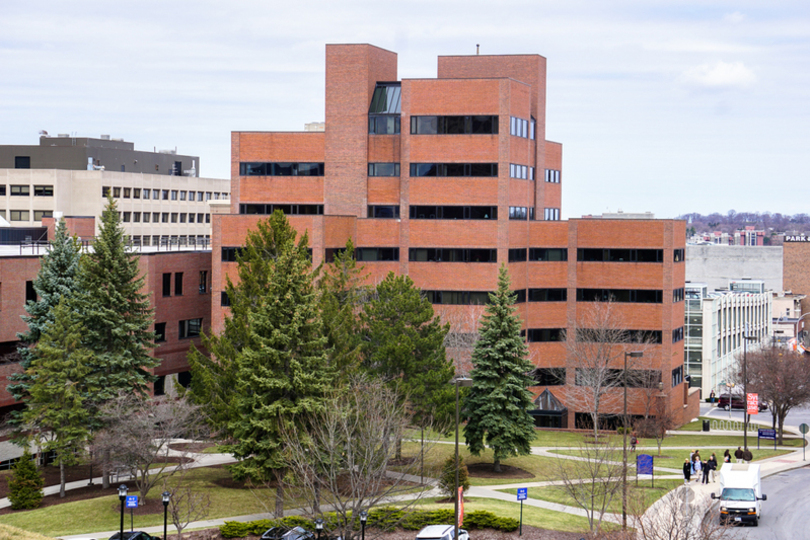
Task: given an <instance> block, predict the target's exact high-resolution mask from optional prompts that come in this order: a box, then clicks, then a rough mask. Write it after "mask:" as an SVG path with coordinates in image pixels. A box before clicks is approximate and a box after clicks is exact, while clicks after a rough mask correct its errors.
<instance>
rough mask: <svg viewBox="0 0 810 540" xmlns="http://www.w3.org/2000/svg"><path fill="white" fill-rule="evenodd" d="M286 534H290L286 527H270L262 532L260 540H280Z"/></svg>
mask: <svg viewBox="0 0 810 540" xmlns="http://www.w3.org/2000/svg"><path fill="white" fill-rule="evenodd" d="M288 532H290V529H288V528H287V527H271V528H269V529H267V530H266V531H264V534H262V536H261V540H281V539H282V538H283V537H284V535H285V534H287V533H288Z"/></svg>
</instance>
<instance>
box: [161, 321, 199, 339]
mask: <svg viewBox="0 0 810 540" xmlns="http://www.w3.org/2000/svg"><path fill="white" fill-rule="evenodd" d="M201 332H202V318H199V319H188V320H185V321H180V322H179V324H178V330H177V338H178V339H190V338H195V337H199V336H200V333H201ZM163 341H166V323H165V322H161V323H155V343H161V342H163Z"/></svg>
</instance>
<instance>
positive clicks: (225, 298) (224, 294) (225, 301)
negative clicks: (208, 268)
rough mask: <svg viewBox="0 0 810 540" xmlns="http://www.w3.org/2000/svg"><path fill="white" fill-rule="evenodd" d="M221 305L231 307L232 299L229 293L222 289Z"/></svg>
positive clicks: (220, 294) (220, 295)
mask: <svg viewBox="0 0 810 540" xmlns="http://www.w3.org/2000/svg"><path fill="white" fill-rule="evenodd" d="M219 305H220V306H222V307H230V306H231V299H230V297H229V296H228V293H227V292H225V291H222V292H220V293H219Z"/></svg>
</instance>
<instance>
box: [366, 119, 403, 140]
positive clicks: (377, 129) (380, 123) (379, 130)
mask: <svg viewBox="0 0 810 540" xmlns="http://www.w3.org/2000/svg"><path fill="white" fill-rule="evenodd" d="M400 122H401V120H400V117H399V115H398V114H369V115H368V132H369V134H370V135H398V134H399V132H400Z"/></svg>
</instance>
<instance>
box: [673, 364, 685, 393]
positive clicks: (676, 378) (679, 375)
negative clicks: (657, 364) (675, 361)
mask: <svg viewBox="0 0 810 540" xmlns="http://www.w3.org/2000/svg"><path fill="white" fill-rule="evenodd" d="M682 382H683V366H678V367H676V368H675V369H673V370H672V387H673V388H674V387H676V386H678V385H679V384H681V383H682Z"/></svg>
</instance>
